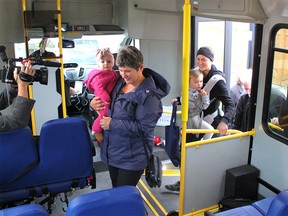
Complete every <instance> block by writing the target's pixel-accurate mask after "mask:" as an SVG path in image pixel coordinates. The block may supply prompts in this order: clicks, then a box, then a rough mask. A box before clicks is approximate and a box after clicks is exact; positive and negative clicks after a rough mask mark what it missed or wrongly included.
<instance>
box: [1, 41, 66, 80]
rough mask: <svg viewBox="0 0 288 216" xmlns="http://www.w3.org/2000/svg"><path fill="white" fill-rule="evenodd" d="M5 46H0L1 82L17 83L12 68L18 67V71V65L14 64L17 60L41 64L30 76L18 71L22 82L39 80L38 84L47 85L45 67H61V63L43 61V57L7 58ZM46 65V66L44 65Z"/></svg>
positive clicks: (46, 69) (46, 70)
mask: <svg viewBox="0 0 288 216" xmlns="http://www.w3.org/2000/svg"><path fill="white" fill-rule="evenodd" d="M5 50H6V47H4V46H0V58H1V59H2V61H3V63H4V66H3V68H2V69H1V70H0V78H1V81H2V82H3V83H10V84H17V82H16V80H15V79H14V70H15V68H17V69H18V73H20V67H17V66H16V63H17V62H21V63H23V62H27V61H30V62H31V64H32V65H43V66H44V67H41V68H40V69H36V70H35V71H36V72H35V75H34V76H33V77H32V76H30V75H27V74H24V73H20V74H19V77H20V79H21V80H22V81H24V82H39V83H40V84H44V85H47V84H48V68H47V67H61V63H59V62H53V61H44V60H43V58H42V57H41V56H40V57H33V58H28V59H23V58H18V59H17V58H10V59H8V58H7V55H6V52H5ZM46 66H47V67H46Z"/></svg>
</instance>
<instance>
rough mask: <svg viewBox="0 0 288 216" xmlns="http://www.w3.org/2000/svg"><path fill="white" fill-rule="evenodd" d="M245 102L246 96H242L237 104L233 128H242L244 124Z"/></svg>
mask: <svg viewBox="0 0 288 216" xmlns="http://www.w3.org/2000/svg"><path fill="white" fill-rule="evenodd" d="M245 102H246V101H245V96H241V97H240V98H239V101H238V103H237V106H236V113H235V118H234V122H233V127H232V128H233V129H236V130H241V128H242V127H241V125H242V118H243V112H244V106H245Z"/></svg>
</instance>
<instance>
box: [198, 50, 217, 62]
mask: <svg viewBox="0 0 288 216" xmlns="http://www.w3.org/2000/svg"><path fill="white" fill-rule="evenodd" d="M198 55H203V56H205V57H207V58H209V59H210V60H211V61H212V62H213V61H214V53H213V52H212V51H211V49H210V48H208V47H201V48H200V49H199V50H198V51H197V54H196V56H198Z"/></svg>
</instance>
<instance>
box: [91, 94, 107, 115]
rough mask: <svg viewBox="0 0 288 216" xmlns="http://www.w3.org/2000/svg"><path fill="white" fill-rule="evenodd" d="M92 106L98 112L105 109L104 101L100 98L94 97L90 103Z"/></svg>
mask: <svg viewBox="0 0 288 216" xmlns="http://www.w3.org/2000/svg"><path fill="white" fill-rule="evenodd" d="M90 106H91V107H92V108H93V109H94V110H95V111H96V112H98V111H100V110H103V109H105V104H104V102H103V101H101V99H100V98H99V97H94V98H93V99H92V100H91V101H90Z"/></svg>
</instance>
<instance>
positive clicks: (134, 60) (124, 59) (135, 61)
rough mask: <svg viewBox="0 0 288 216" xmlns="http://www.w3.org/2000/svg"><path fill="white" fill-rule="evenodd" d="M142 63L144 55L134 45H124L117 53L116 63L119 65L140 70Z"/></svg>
mask: <svg viewBox="0 0 288 216" xmlns="http://www.w3.org/2000/svg"><path fill="white" fill-rule="evenodd" d="M141 64H143V55H142V53H141V52H140V51H139V50H138V49H137V48H136V47H134V46H127V47H124V48H122V49H121V50H120V51H119V52H118V54H117V59H116V65H117V66H118V67H125V66H127V67H130V68H133V69H136V70H138V69H139V68H140V65H141Z"/></svg>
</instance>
